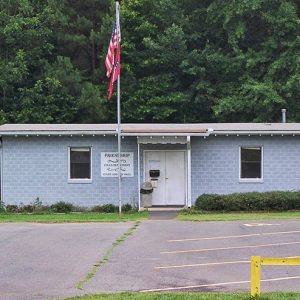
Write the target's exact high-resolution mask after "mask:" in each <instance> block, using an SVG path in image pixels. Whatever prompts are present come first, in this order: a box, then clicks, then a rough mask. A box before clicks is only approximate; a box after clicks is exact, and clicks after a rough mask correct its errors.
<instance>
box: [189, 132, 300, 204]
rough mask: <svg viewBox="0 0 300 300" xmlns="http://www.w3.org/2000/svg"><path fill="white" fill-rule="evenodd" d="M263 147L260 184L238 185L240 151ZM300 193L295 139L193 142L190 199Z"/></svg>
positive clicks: (299, 155) (299, 162)
mask: <svg viewBox="0 0 300 300" xmlns="http://www.w3.org/2000/svg"><path fill="white" fill-rule="evenodd" d="M240 146H250V147H255V146H263V182H239V147H240ZM298 189H300V138H299V137H298V136H294V137H293V136H273V137H272V136H250V137H249V136H228V137H227V136H217V137H215V136H210V137H208V138H206V139H203V138H192V199H193V201H195V199H196V198H197V197H198V196H199V195H201V194H204V193H216V194H229V193H239V192H251V191H258V192H264V191H274V190H278V191H279V190H281V191H286V190H298Z"/></svg>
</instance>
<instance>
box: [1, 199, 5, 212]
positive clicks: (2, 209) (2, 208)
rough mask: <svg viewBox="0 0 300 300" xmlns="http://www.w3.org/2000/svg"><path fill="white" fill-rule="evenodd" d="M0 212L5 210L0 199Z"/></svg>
mask: <svg viewBox="0 0 300 300" xmlns="http://www.w3.org/2000/svg"><path fill="white" fill-rule="evenodd" d="M0 212H5V203H4V202H3V201H2V200H0Z"/></svg>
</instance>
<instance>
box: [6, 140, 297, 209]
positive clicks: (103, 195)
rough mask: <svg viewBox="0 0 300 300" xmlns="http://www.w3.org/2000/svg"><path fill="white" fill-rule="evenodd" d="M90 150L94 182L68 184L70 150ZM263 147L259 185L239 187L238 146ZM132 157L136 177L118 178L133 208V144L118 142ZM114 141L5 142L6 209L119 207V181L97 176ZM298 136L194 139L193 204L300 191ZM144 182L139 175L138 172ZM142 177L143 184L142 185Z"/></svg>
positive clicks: (135, 197) (135, 195) (135, 198)
mask: <svg viewBox="0 0 300 300" xmlns="http://www.w3.org/2000/svg"><path fill="white" fill-rule="evenodd" d="M87 146H89V147H92V183H68V147H87ZM240 146H263V169H264V172H263V173H264V174H263V182H261V183H250V182H239V147H240ZM122 148H123V149H122V151H124V152H134V177H130V178H123V179H122V187H123V188H122V194H123V200H124V202H128V203H133V202H135V203H137V201H138V190H139V189H138V180H137V174H138V172H137V165H138V164H137V159H138V158H137V141H136V138H134V137H125V138H124V139H123V140H122ZM116 149H117V138H116V137H115V136H105V137H104V136H101V137H99V136H95V137H86V136H84V137H52V136H50V137H3V143H2V172H3V174H2V175H3V176H2V184H3V185H2V196H3V201H4V202H5V203H7V204H20V203H24V204H28V203H32V202H33V201H35V199H36V198H37V197H38V198H39V199H40V200H41V201H42V202H43V203H44V204H51V203H54V202H57V201H66V202H72V203H74V204H76V205H79V206H93V205H97V204H104V203H114V204H116V205H117V204H118V179H117V178H111V177H101V163H100V157H101V152H115V151H116ZM155 149H159V150H164V149H166V150H170V149H173V150H174V149H186V145H141V151H140V153H141V157H140V162H141V169H142V168H143V150H155ZM299 150H300V137H297V136H295V137H292V136H283V137H282V136H273V137H271V136H261V137H259V136H250V137H249V136H228V137H226V136H216V137H215V136H210V137H208V138H206V139H204V138H203V137H193V138H192V201H193V202H194V201H195V200H196V198H197V197H198V196H199V195H201V194H203V193H221V194H228V193H234V192H246V191H271V190H298V189H300V151H299ZM141 177H142V178H143V170H141ZM142 178H141V182H142Z"/></svg>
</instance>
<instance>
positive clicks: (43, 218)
mask: <svg viewBox="0 0 300 300" xmlns="http://www.w3.org/2000/svg"><path fill="white" fill-rule="evenodd" d="M147 218H148V212H147V211H143V212H134V213H127V212H124V213H123V214H122V219H121V221H122V222H126V221H137V220H144V219H147ZM6 222H38V223H68V222H120V219H119V215H118V213H93V212H82V213H69V214H54V213H40V214H38V213H33V214H13V213H0V223H6Z"/></svg>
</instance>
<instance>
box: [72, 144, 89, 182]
mask: <svg viewBox="0 0 300 300" xmlns="http://www.w3.org/2000/svg"><path fill="white" fill-rule="evenodd" d="M72 148H85V149H90V153H91V170H90V172H91V174H90V175H91V178H87V179H84V178H80V179H74V178H71V161H70V158H71V149H72ZM92 182H93V149H92V147H91V146H85V147H80V146H69V147H68V183H92Z"/></svg>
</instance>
